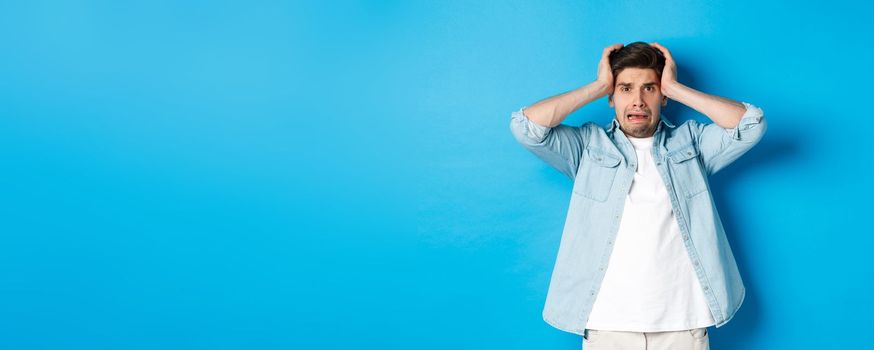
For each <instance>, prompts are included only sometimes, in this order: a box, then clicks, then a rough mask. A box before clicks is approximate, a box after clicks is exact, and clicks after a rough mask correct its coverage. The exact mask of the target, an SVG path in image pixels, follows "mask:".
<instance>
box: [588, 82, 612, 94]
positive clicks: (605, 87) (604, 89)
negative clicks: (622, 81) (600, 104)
mask: <svg viewBox="0 0 874 350" xmlns="http://www.w3.org/2000/svg"><path fill="white" fill-rule="evenodd" d="M589 86H591V87H592V91H593V93H594V96H596V97H597V98H601V97H604V96H607V95H609V94H610V88H611V86H610V83H609V82H606V81H603V80H595V81H593V82H592V83H591V84H589Z"/></svg>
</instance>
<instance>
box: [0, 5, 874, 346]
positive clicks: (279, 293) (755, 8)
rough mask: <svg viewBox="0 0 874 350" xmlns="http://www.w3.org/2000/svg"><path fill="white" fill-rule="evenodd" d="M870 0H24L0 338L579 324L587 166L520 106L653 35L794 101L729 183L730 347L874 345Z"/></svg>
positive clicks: (712, 81)
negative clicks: (573, 174)
mask: <svg viewBox="0 0 874 350" xmlns="http://www.w3.org/2000/svg"><path fill="white" fill-rule="evenodd" d="M870 10H871V8H870V7H869V6H868V7H866V6H859V5H855V4H850V3H841V2H840V1H831V2H828V3H827V4H826V3H823V4H819V3H815V2H811V3H803V2H802V3H793V4H791V5H790V4H789V3H785V2H778V1H749V2H734V1H733V2H730V3H729V2H725V3H722V4H718V3H705V2H692V1H660V2H653V3H642V2H636V1H635V2H601V1H597V2H596V1H591V2H571V1H551V2H543V1H537V2H535V1H528V2H518V1H513V2H474V1H470V2H456V1H452V2H449V1H433V2H406V1H370V2H364V1H360V2H343V3H324V4H322V3H319V2H315V1H313V2H278V1H275V2H271V1H237V2H234V1H189V2H184V3H179V2H171V1H142V2H113V1H82V2H62V1H58V2H44V1H27V2H5V3H4V4H3V5H0V45H2V48H0V50H2V51H0V53H2V54H0V102H2V103H0V150H2V151H0V155H2V158H0V160H2V162H0V186H2V189H3V191H2V192H3V194H2V197H0V198H2V204H0V225H2V226H0V347H3V348H8V349H58V348H68V349H80V348H81V349H165V348H180V349H182V348H184V349H252V348H263V349H279V348H282V349H304V348H312V349H339V348H373V349H383V348H396V349H404V348H418V349H445V348H463V349H485V348H489V349H490V348H495V349H547V348H548V349H578V348H579V347H580V342H581V338H580V337H579V336H577V335H573V334H569V333H564V332H561V331H558V330H556V329H553V328H551V327H549V326H548V325H547V324H546V323H544V322H543V321H542V320H541V310H542V307H543V302H544V299H545V296H546V290H547V286H548V282H549V277H550V273H551V270H552V266H553V263H554V259H555V254H556V251H557V249H558V243H559V239H560V234H561V230H562V226H563V223H564V218H565V214H566V209H567V204H568V201H569V198H570V189H571V186H572V184H571V182H570V181H569V180H568V179H566V178H564V177H563V175H561V174H560V173H558V172H557V171H555V170H554V169H552V168H549V167H548V166H547V165H546V164H545V163H543V162H541V161H539V160H538V159H536V158H535V157H534V156H533V155H531V154H530V153H528V152H527V151H526V150H525V149H523V148H522V147H521V146H520V145H518V144H517V143H516V142H515V140H514V139H513V138H512V136H511V134H510V131H509V118H510V112H512V111H513V110H517V109H518V108H520V107H522V106H524V105H530V104H533V103H534V102H536V101H538V100H540V99H542V98H545V97H548V96H552V95H555V94H558V93H561V92H565V91H568V90H571V89H574V88H577V87H579V86H582V85H584V84H586V83H588V82H590V81H592V80H594V79H595V76H596V65H597V61H598V59H599V56H600V53H601V50H602V49H603V48H604V47H605V46H607V45H609V44H612V43H617V42H618V43H629V42H632V41H637V40H643V41H658V42H660V43H662V44H664V45H665V46H667V47H668V48H669V49H670V50H671V51H672V52H673V54H674V57H675V58H676V60H677V63H678V65H679V71H680V72H679V80H680V81H681V82H683V83H685V84H687V85H689V86H692V87H694V88H696V89H699V90H702V91H705V92H708V93H713V94H716V95H720V96H726V97H729V98H733V99H737V100H743V101H748V102H751V103H753V104H756V105H758V106H759V107H761V108H763V110H764V111H765V114H766V116H767V118H769V121H770V125H769V131H768V133H767V134H766V135H765V138H764V139H763V141H762V142H761V143H760V144H759V146H757V147H756V148H754V149H753V150H752V151H751V152H750V153H749V154H747V155H746V156H744V157H743V158H741V160H739V161H738V162H736V163H735V164H733V165H732V166H730V167H729V168H727V169H725V170H724V171H723V172H721V173H719V174H717V175H715V176H714V177H713V178H712V184H713V192H714V193H715V196H716V198H717V204H718V208H719V210H720V212H721V214H722V218H723V221H724V222H725V226H726V229H727V231H728V235H729V239H730V240H731V243H732V247H733V249H734V251H735V254H736V257H737V259H738V264H739V265H740V268H741V272H742V274H743V277H744V281H745V283H746V286H747V288H748V294H747V298H746V301H745V303H744V305H743V307H742V308H741V310H740V312H739V313H738V314H737V315H736V316H735V318H734V319H733V320H732V321H731V322H730V323H729V324H728V325H726V326H725V327H722V328H719V329H714V328H711V329H710V330H711V345H712V347H713V348H715V349H773V348H781V349H782V348H787V349H788V348H792V349H813V348H860V347H861V346H864V344H863V343H862V342H863V341H866V340H867V338H866V337H865V336H864V335H866V334H867V333H868V327H869V326H870V320H869V319H868V316H869V315H871V313H872V312H874V305H872V303H871V301H870V296H871V295H872V294H874V280H872V270H871V255H870V254H871V250H872V249H871V248H872V242H874V239H872V236H871V233H872V229H871V227H870V226H871V225H870V222H871V220H870V218H871V217H872V214H871V213H870V210H871V207H870V206H869V205H868V204H866V203H869V202H870V201H869V199H870V197H871V195H872V188H871V179H872V175H874V174H872V164H871V162H872V159H874V157H872V156H871V154H872V152H871V150H870V144H871V143H870V135H871V133H872V130H874V129H872V120H874V119H872V114H871V110H872V108H874V106H872V102H874V101H872V98H871V96H872V94H871V87H870V85H871V82H872V81H874V76H872V67H871V62H874V57H872V53H874V50H872V48H871V40H870V28H869V25H870V17H869V15H868V13H870ZM664 113H665V115H667V116H669V117H670V118H672V119H673V120H675V121H682V120H685V119H689V118H697V119H700V120H706V119H705V118H704V117H703V116H701V115H698V114H696V113H695V112H694V111H692V110H690V109H688V108H686V107H684V106H680V105H679V104H678V103H676V102H669V107H668V108H667V110H665V111H664ZM611 116H612V110H611V109H610V108H609V107H608V106H607V102H606V100H599V101H596V102H594V103H593V104H591V105H589V106H586V107H584V108H583V109H581V110H579V111H578V112H576V113H574V114H572V115H571V116H570V117H569V118H568V119H567V120H566V121H565V123H568V124H572V125H579V124H581V123H583V122H585V121H588V120H596V121H600V122H603V123H606V122H608V121H609V120H610V118H611Z"/></svg>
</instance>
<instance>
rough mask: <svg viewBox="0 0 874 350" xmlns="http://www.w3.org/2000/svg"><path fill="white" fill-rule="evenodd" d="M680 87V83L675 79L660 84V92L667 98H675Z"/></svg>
mask: <svg viewBox="0 0 874 350" xmlns="http://www.w3.org/2000/svg"><path fill="white" fill-rule="evenodd" d="M680 88H681V84H680V83H679V82H677V81H673V82H670V83H667V84H664V85H662V94H663V95H665V97H667V98H669V99H672V100H675V99H676V97H677V91H678V90H679V89H680Z"/></svg>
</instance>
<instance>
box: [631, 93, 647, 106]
mask: <svg viewBox="0 0 874 350" xmlns="http://www.w3.org/2000/svg"><path fill="white" fill-rule="evenodd" d="M631 105H632V106H634V107H646V103H644V102H643V98H641V96H639V95H638V96H634V100H632V101H631Z"/></svg>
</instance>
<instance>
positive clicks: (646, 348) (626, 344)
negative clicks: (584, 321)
mask: <svg viewBox="0 0 874 350" xmlns="http://www.w3.org/2000/svg"><path fill="white" fill-rule="evenodd" d="M583 349H584V350H710V337H709V335H708V334H707V328H706V327H703V328H694V329H688V330H684V331H671V332H618V331H601V330H595V329H587V330H586V331H585V335H584V336H583Z"/></svg>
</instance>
